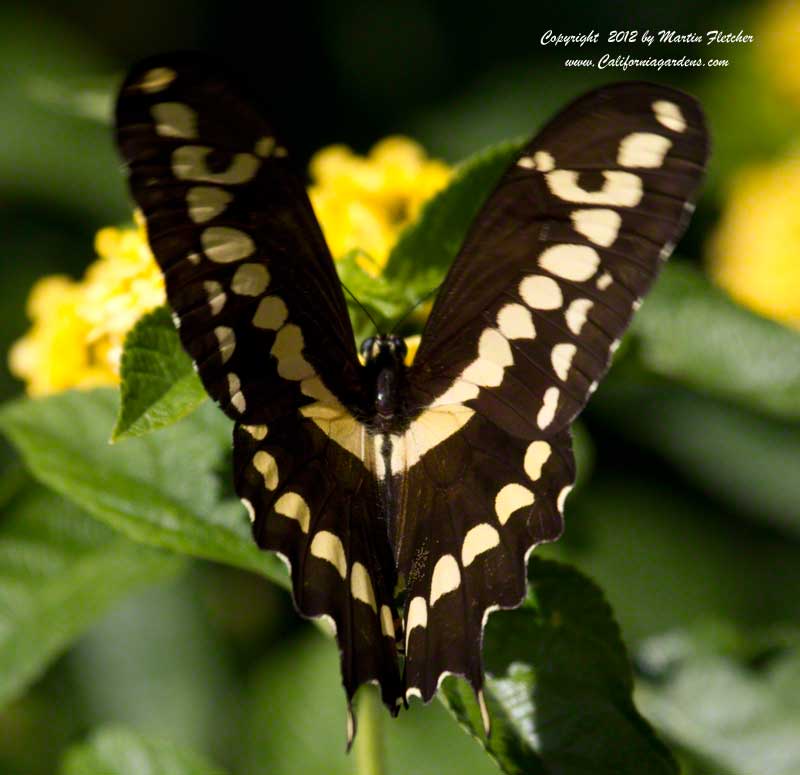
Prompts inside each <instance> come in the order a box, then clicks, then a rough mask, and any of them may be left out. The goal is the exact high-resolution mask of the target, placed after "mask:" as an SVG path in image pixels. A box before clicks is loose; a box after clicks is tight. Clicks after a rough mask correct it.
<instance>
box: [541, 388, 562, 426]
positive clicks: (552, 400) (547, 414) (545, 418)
mask: <svg viewBox="0 0 800 775" xmlns="http://www.w3.org/2000/svg"><path fill="white" fill-rule="evenodd" d="M558 395H559V394H558V388H556V387H549V388H547V390H545V391H544V400H543V401H542V408H541V409H540V410H539V414H537V415H536V424H537V425H538V426H539V428H541V429H542V430H544V429H545V428H546V427H547V426H548V425H550V423H551V422H553V418H554V417H555V416H556V408H557V407H558Z"/></svg>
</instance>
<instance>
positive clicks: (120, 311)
mask: <svg viewBox="0 0 800 775" xmlns="http://www.w3.org/2000/svg"><path fill="white" fill-rule="evenodd" d="M95 248H96V250H97V253H98V255H99V256H100V258H99V259H98V260H97V261H95V262H94V263H93V264H92V265H91V266H90V267H89V268H88V270H87V271H86V274H85V275H84V278H83V280H81V281H79V282H76V281H74V280H71V279H69V278H67V277H63V276H59V275H55V276H51V277H44V278H42V279H41V280H39V281H38V282H37V283H36V284H35V285H34V287H33V290H32V291H31V294H30V297H29V299H28V316H29V317H30V318H31V320H32V321H33V325H32V326H31V329H30V331H28V333H27V334H26V335H25V336H24V337H23V338H22V339H20V340H19V341H17V342H16V343H15V344H14V346H13V347H12V349H11V353H10V355H9V365H10V368H11V371H12V373H13V374H15V375H16V376H17V377H19V378H20V379H22V380H24V381H25V383H26V390H27V392H28V394H29V395H31V396H41V395H46V394H48V393H56V392H59V391H61V390H67V389H69V388H73V387H78V388H89V387H97V386H98V385H114V384H116V383H118V382H119V360H120V356H121V354H122V344H123V342H124V340H125V335H126V334H127V333H128V331H130V329H131V328H132V327H133V325H134V323H136V321H137V320H138V319H139V318H140V317H141V316H142V315H143V314H144V313H145V312H147V311H149V310H151V309H153V308H154V307H157V306H159V305H160V304H163V303H164V301H165V294H164V281H163V279H162V277H161V272H160V271H159V269H158V266H157V265H156V262H155V259H154V258H153V255H152V253H151V252H150V249H149V248H148V246H147V240H146V237H145V233H144V229H143V227H142V226H141V225H140V226H139V227H138V228H135V229H115V228H106V229H102V230H101V231H99V232H98V234H97V237H96V239H95Z"/></svg>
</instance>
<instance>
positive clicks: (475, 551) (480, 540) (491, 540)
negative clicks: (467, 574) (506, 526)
mask: <svg viewBox="0 0 800 775" xmlns="http://www.w3.org/2000/svg"><path fill="white" fill-rule="evenodd" d="M499 543H500V534H499V533H498V532H497V530H495V528H493V527H492V526H491V525H490V524H488V523H487V522H482V523H481V524H480V525H475V527H473V528H471V529H470V530H468V531H467V534H466V535H465V536H464V543H463V544H462V545H461V564H462V565H463V566H464V567H465V568H466V567H467V566H468V565H469V564H470V563H471V562H472V561H473V560H474V559H475V558H476V557H477V556H478V555H479V554H483V553H484V552H488V551H489V550H490V549H493V548H494V547H495V546H497V545H498V544H499Z"/></svg>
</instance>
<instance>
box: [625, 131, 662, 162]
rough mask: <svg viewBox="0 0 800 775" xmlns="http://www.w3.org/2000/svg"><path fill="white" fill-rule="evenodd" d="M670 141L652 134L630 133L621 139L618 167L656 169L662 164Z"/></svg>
mask: <svg viewBox="0 0 800 775" xmlns="http://www.w3.org/2000/svg"><path fill="white" fill-rule="evenodd" d="M671 147H672V140H670V139H669V138H667V137H663V136H662V135H656V134H653V133H652V132H632V133H631V134H629V135H627V136H626V137H623V138H622V141H621V142H620V144H619V152H618V153H617V164H619V165H620V167H646V168H649V169H656V168H658V167H660V166H661V165H662V164H663V163H664V158H665V157H666V155H667V153H668V152H669V149H670V148H671Z"/></svg>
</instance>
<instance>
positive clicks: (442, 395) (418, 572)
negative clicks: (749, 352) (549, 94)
mask: <svg viewBox="0 0 800 775" xmlns="http://www.w3.org/2000/svg"><path fill="white" fill-rule="evenodd" d="M116 137H117V143H118V146H119V149H120V152H121V155H122V157H123V159H124V161H125V163H126V167H127V172H128V176H129V183H130V188H131V191H132V194H133V198H134V199H135V201H136V203H137V205H138V207H139V208H140V210H141V212H142V213H143V214H144V218H145V220H146V225H147V233H148V238H149V242H150V245H151V248H152V251H153V253H154V255H155V257H156V259H157V261H158V264H159V266H160V267H161V269H162V271H163V274H164V278H165V281H166V289H167V296H168V300H169V304H170V305H171V307H172V309H173V311H174V320H175V324H176V326H177V327H178V330H179V334H180V339H181V341H182V343H183V346H184V348H185V349H186V351H187V352H188V353H189V355H190V356H191V358H192V360H193V362H194V364H195V367H196V370H197V372H198V374H199V375H200V378H201V380H202V382H203V385H204V386H205V389H206V390H207V391H208V393H209V395H210V396H211V397H212V398H213V399H214V400H215V401H216V402H217V403H218V404H219V406H220V407H221V408H222V410H223V411H224V412H225V413H226V414H227V415H228V416H229V417H230V418H232V419H233V420H234V422H235V426H234V432H233V444H234V453H233V454H234V477H235V488H236V491H237V493H238V495H239V496H240V497H241V500H242V503H243V504H244V506H245V507H246V509H247V511H248V513H249V515H250V518H251V520H252V527H253V535H254V537H255V540H256V542H257V543H258V545H259V546H260V547H262V548H264V549H268V550H271V551H273V552H277V553H278V554H279V555H280V556H281V557H282V558H283V559H284V560H285V561H286V564H287V565H288V566H289V568H290V572H291V583H292V593H293V599H294V603H295V606H296V608H297V610H298V611H299V612H300V613H301V614H302V615H304V616H306V617H322V618H324V619H327V621H328V622H329V623H330V624H331V625H332V627H333V629H334V631H335V633H336V639H337V642H338V646H339V650H340V655H341V672H342V680H343V684H344V688H345V692H346V695H347V700H348V745H349V743H350V742H351V741H352V738H353V735H354V733H355V720H354V717H353V714H352V710H351V702H352V698H353V696H354V694H355V692H356V690H357V689H358V687H359V686H360V685H361V684H363V683H365V682H370V681H372V682H375V683H377V684H378V685H379V687H380V692H381V696H382V699H383V702H384V703H385V704H386V706H387V707H388V708H389V710H390V711H391V712H392V713H393V714H396V713H397V712H398V710H399V708H400V707H402V706H403V705H407V703H408V700H409V699H410V698H411V697H413V696H416V697H419V698H421V699H422V700H423V701H425V702H427V701H429V700H430V699H431V698H432V697H433V695H434V694H435V693H436V691H437V689H438V687H439V684H440V682H441V681H442V679H443V678H444V677H445V676H446V675H448V674H457V675H461V676H463V677H465V678H466V680H467V681H468V682H469V683H470V684H471V685H472V687H473V689H474V691H475V694H476V697H477V700H478V704H479V706H480V709H481V713H482V717H483V722H484V726H485V728H486V733H487V735H488V733H489V728H490V719H489V714H488V711H487V707H486V703H485V700H484V695H483V685H484V671H483V666H482V658H481V644H482V637H483V630H484V626H485V624H486V621H487V618H488V616H489V614H490V613H491V612H493V611H495V610H497V609H504V608H514V607H516V606H518V605H520V603H521V602H522V600H523V598H524V596H525V592H526V561H527V558H528V555H529V553H530V552H531V550H532V549H533V548H534V547H535V546H537V545H538V544H541V543H543V542H546V541H553V540H555V539H556V538H558V537H559V536H560V534H561V532H562V529H563V512H564V500H565V498H566V496H567V494H568V493H569V491H570V489H571V486H572V484H573V482H574V479H575V463H574V459H573V453H572V446H571V436H570V426H571V424H572V422H573V420H574V419H575V417H576V416H577V415H578V413H579V412H580V411H581V410H582V408H583V407H584V406H585V404H586V402H587V400H588V399H589V397H590V396H591V394H592V393H593V392H594V390H595V389H596V387H597V384H598V380H599V379H600V378H601V377H602V376H603V375H604V374H605V372H606V371H607V369H608V367H609V363H610V359H611V356H612V354H613V352H614V350H615V349H616V347H617V345H618V343H619V340H620V337H621V336H622V334H623V332H624V331H625V329H626V328H627V327H628V324H629V323H630V320H631V317H632V315H633V313H634V311H635V310H636V309H637V308H638V307H639V305H640V303H641V299H642V297H643V296H644V294H645V293H646V292H647V290H648V288H649V287H650V286H651V284H652V283H653V281H654V279H655V277H656V275H657V273H658V271H659V268H660V266H661V265H662V264H663V262H664V261H665V260H666V259H667V258H668V256H669V254H670V253H671V251H672V249H673V247H674V245H675V243H676V242H677V240H678V239H679V238H680V236H681V234H682V233H683V231H684V229H685V227H686V225H687V222H688V220H689V217H690V215H691V212H692V210H693V204H692V203H693V200H694V198H695V196H696V194H697V191H698V188H699V186H700V183H701V179H702V177H703V172H704V168H705V166H706V162H707V158H708V155H709V135H708V132H707V130H706V125H705V120H704V117H703V113H702V110H701V108H700V106H699V105H698V103H697V102H696V101H695V100H694V99H693V98H692V97H690V96H688V95H686V94H684V93H682V92H679V91H676V90H674V89H671V88H668V87H665V86H659V85H654V84H648V83H634V82H629V83H620V84H615V85H610V86H606V87H604V88H600V89H597V90H595V91H592V92H590V93H589V94H586V95H585V96H583V97H580V98H579V99H577V100H575V101H574V102H572V103H571V104H570V105H568V106H567V107H566V108H564V109H563V110H562V111H561V112H560V113H559V114H558V115H557V116H556V117H555V118H553V119H552V120H551V121H550V122H549V123H548V124H547V125H546V126H545V127H544V128H543V129H542V130H541V131H540V132H539V133H538V134H537V135H536V136H535V137H534V138H533V139H532V140H531V141H530V142H528V143H527V144H526V145H525V146H524V147H523V148H522V150H521V151H519V153H518V154H517V156H516V158H514V160H513V162H512V163H511V165H510V166H509V168H508V169H507V170H506V172H505V173H504V174H503V175H502V177H501V178H500V180H499V182H498V184H497V186H496V188H495V189H494V191H493V192H492V193H491V194H490V196H489V197H488V199H487V200H486V202H485V204H484V205H483V207H482V209H481V210H480V212H479V214H478V215H477V217H476V218H475V220H474V222H473V223H472V226H471V228H470V229H469V231H468V234H467V236H466V238H465V240H464V243H463V245H462V246H461V249H460V251H459V253H458V255H457V257H456V258H455V261H454V262H453V265H452V267H451V268H450V270H449V272H448V274H447V276H446V278H445V280H444V283H443V284H442V286H441V288H440V290H439V292H438V295H437V297H436V300H435V303H434V305H433V308H432V310H431V313H430V316H429V318H428V320H427V323H426V324H425V327H424V331H423V333H422V338H421V343H420V346H419V350H418V352H417V354H416V357H415V358H414V361H413V363H412V365H410V366H407V365H406V364H405V355H406V346H405V343H404V341H403V340H402V338H400V337H398V336H395V335H386V334H379V335H377V336H375V337H372V338H370V339H368V340H367V341H366V342H364V343H363V345H362V346H361V355H362V360H359V353H358V351H357V349H356V343H355V341H354V335H353V329H352V325H351V323H350V319H349V317H348V311H347V306H346V303H345V299H344V295H343V293H342V289H341V285H340V282H339V280H338V277H337V274H336V270H335V268H334V263H333V260H332V258H331V254H330V251H329V249H328V247H327V245H326V243H325V239H324V237H323V234H322V231H321V229H320V226H319V224H318V223H317V220H316V218H315V216H314V212H313V210H312V208H311V205H310V203H309V200H308V197H307V194H306V190H305V184H304V181H303V178H302V177H301V176H300V175H298V174H297V172H296V171H295V170H294V168H293V166H292V163H291V159H290V157H289V153H288V150H287V146H286V145H285V144H284V142H283V140H282V139H281V138H279V137H278V136H277V135H276V133H275V130H274V127H273V124H272V123H271V122H270V120H269V118H268V117H267V116H266V115H265V113H264V112H263V111H262V110H261V108H260V107H259V106H258V104H257V102H256V101H255V100H254V99H253V98H252V97H251V96H249V95H248V94H247V92H246V91H244V90H243V88H242V87H241V86H240V85H239V84H238V83H237V82H235V81H234V80H233V79H231V78H229V77H228V76H227V75H226V74H225V72H224V71H223V70H222V69H220V68H219V67H218V66H217V65H215V64H213V63H211V62H210V61H209V60H206V59H205V58H202V57H200V56H199V55H188V54H180V55H177V54H176V55H165V56H160V57H155V58H152V59H149V60H146V61H144V62H142V63H140V64H138V65H137V66H135V67H134V68H133V69H132V71H131V72H130V74H129V75H128V77H127V78H126V80H125V82H124V84H123V86H122V88H121V92H120V95H119V100H118V103H117V108H116ZM424 258H425V257H424V256H420V261H424ZM362 361H363V362H362Z"/></svg>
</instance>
